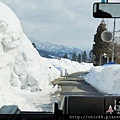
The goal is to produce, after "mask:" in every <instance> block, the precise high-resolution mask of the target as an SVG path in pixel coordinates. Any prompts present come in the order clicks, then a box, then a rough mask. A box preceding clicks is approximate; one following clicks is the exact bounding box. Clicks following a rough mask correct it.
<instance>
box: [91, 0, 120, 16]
mask: <svg viewBox="0 0 120 120" xmlns="http://www.w3.org/2000/svg"><path fill="white" fill-rule="evenodd" d="M93 17H94V18H120V3H98V2H97V3H94V4H93Z"/></svg>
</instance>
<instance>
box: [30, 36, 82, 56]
mask: <svg viewBox="0 0 120 120" xmlns="http://www.w3.org/2000/svg"><path fill="white" fill-rule="evenodd" d="M29 39H30V41H31V42H32V43H35V44H36V47H37V49H38V51H39V52H40V55H41V56H43V57H47V58H49V57H50V58H51V56H53V57H58V56H60V57H63V56H64V55H65V53H67V54H68V57H69V58H71V56H72V55H73V53H74V52H76V53H77V54H79V53H81V52H83V51H81V50H80V49H78V48H69V47H66V46H64V45H56V44H53V43H50V42H41V41H39V40H36V39H33V38H31V37H29Z"/></svg>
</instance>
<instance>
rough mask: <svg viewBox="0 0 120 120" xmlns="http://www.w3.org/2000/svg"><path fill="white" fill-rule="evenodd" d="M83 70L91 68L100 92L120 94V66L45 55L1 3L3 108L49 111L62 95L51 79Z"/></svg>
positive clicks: (0, 91)
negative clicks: (32, 42) (41, 54)
mask: <svg viewBox="0 0 120 120" xmlns="http://www.w3.org/2000/svg"><path fill="white" fill-rule="evenodd" d="M80 71H89V73H88V74H87V75H86V76H85V78H86V82H88V83H90V84H91V85H92V86H94V87H95V88H96V89H98V90H99V91H101V92H104V93H109V94H120V65H117V64H113V65H105V66H97V67H94V66H93V65H92V64H89V63H78V62H73V61H71V60H68V59H63V58H62V59H59V60H58V59H47V58H43V57H41V56H40V55H39V53H38V52H37V51H36V49H35V48H34V47H33V45H32V44H31V42H30V40H29V39H28V38H27V36H26V35H25V34H24V33H23V31H22V28H21V25H20V22H19V19H18V18H17V17H16V15H15V14H14V12H13V11H12V10H11V9H10V8H8V7H7V6H6V5H4V4H3V3H1V2H0V106H1V107H2V106H3V105H18V106H19V108H20V109H21V110H28V111H30V110H32V111H34V110H35V111H42V110H47V108H48V106H49V107H51V105H52V104H53V103H54V102H55V100H57V97H58V96H55V97H53V96H52V97H51V94H53V93H54V92H55V91H57V90H60V88H58V86H57V85H56V86H53V85H52V84H51V81H53V80H55V79H57V78H59V77H62V76H65V75H67V74H71V73H75V72H80ZM46 107H47V108H46ZM45 108H46V109H45Z"/></svg>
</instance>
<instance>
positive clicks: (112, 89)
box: [85, 64, 120, 94]
mask: <svg viewBox="0 0 120 120" xmlns="http://www.w3.org/2000/svg"><path fill="white" fill-rule="evenodd" d="M85 79H86V82H88V83H90V84H91V85H92V86H93V87H95V88H96V89H98V90H99V91H101V92H103V93H107V94H120V65H118V64H114V65H105V66H97V67H92V69H91V70H90V73H89V74H87V75H86V76H85Z"/></svg>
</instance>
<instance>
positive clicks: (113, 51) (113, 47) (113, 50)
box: [111, 18, 116, 62]
mask: <svg viewBox="0 0 120 120" xmlns="http://www.w3.org/2000/svg"><path fill="white" fill-rule="evenodd" d="M115 23H116V19H115V18H114V26H113V40H112V60H111V62H114V56H115V46H114V39H115Z"/></svg>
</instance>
